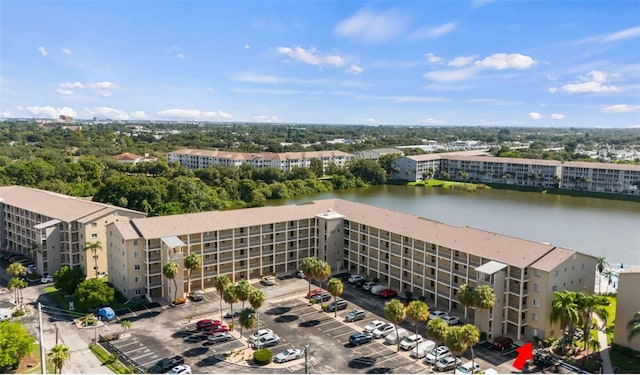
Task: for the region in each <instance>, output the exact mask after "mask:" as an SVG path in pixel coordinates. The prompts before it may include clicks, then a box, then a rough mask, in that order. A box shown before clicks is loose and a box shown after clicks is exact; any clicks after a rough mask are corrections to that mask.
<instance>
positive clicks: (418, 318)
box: [407, 300, 429, 335]
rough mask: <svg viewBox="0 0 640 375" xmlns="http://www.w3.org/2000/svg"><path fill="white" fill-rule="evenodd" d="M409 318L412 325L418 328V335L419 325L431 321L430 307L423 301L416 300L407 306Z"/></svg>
mask: <svg viewBox="0 0 640 375" xmlns="http://www.w3.org/2000/svg"><path fill="white" fill-rule="evenodd" d="M407 316H408V317H409V320H411V323H413V324H414V325H415V326H416V335H417V334H418V323H420V322H425V321H427V319H429V306H427V304H426V303H424V302H423V301H419V300H415V301H411V302H410V303H409V306H407Z"/></svg>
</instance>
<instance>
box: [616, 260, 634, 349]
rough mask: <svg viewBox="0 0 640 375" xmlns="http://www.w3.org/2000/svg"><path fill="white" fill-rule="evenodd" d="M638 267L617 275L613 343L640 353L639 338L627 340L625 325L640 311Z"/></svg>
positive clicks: (627, 333)
mask: <svg viewBox="0 0 640 375" xmlns="http://www.w3.org/2000/svg"><path fill="white" fill-rule="evenodd" d="M639 286H640V266H636V267H633V268H629V269H626V270H620V273H619V274H618V296H617V299H616V300H617V303H616V325H615V330H614V333H613V335H614V336H613V341H614V342H615V343H616V344H619V345H622V346H627V347H629V348H631V349H633V350H637V351H639V352H640V336H636V337H634V338H633V339H632V340H631V341H629V340H627V339H628V336H629V332H628V331H627V324H628V323H629V321H630V320H631V319H632V318H633V315H634V314H635V313H637V312H638V311H640V291H638V287H639Z"/></svg>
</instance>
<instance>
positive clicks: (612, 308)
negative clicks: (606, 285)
mask: <svg viewBox="0 0 640 375" xmlns="http://www.w3.org/2000/svg"><path fill="white" fill-rule="evenodd" d="M607 299H608V300H609V306H605V309H606V310H607V313H608V314H609V316H608V317H607V344H609V345H611V343H613V327H614V325H615V324H614V323H615V321H616V302H617V299H616V297H615V296H607Z"/></svg>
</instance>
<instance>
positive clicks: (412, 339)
mask: <svg viewBox="0 0 640 375" xmlns="http://www.w3.org/2000/svg"><path fill="white" fill-rule="evenodd" d="M423 340H424V338H423V337H422V335H418V334H413V335H411V336H408V337H405V339H404V340H402V342H400V349H402V350H411V349H413V348H415V347H416V345H418V344H419V343H421V342H422V341H423Z"/></svg>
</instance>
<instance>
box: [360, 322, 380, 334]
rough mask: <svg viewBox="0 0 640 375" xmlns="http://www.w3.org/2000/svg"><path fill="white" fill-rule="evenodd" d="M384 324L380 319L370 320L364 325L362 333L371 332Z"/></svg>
mask: <svg viewBox="0 0 640 375" xmlns="http://www.w3.org/2000/svg"><path fill="white" fill-rule="evenodd" d="M383 324H385V323H384V322H383V321H382V320H372V321H371V322H370V323H369V324H367V325H366V326H365V327H364V333H371V332H373V331H375V329H376V328H378V327H380V326H381V325H383Z"/></svg>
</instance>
